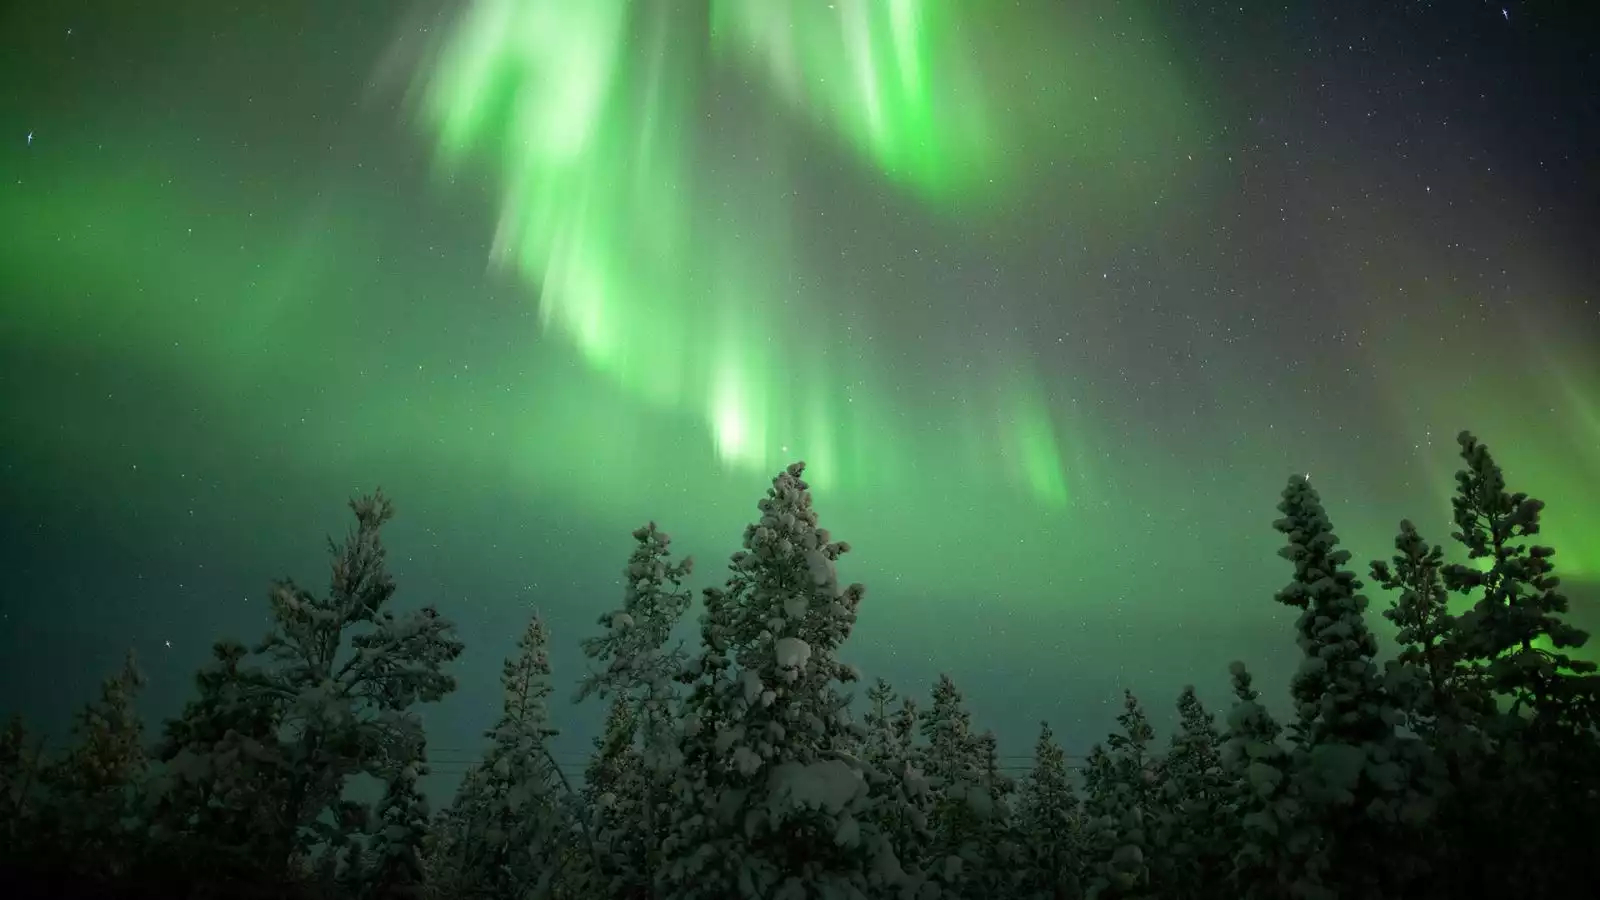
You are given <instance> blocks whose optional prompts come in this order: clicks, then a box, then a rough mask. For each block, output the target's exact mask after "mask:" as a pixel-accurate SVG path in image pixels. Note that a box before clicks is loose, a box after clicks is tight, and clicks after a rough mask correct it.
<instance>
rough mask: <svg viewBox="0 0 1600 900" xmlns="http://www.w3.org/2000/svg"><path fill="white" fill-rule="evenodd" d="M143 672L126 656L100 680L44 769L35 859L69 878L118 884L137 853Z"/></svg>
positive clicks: (145, 765) (143, 759)
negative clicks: (67, 742) (44, 802)
mask: <svg viewBox="0 0 1600 900" xmlns="http://www.w3.org/2000/svg"><path fill="white" fill-rule="evenodd" d="M143 686H144V675H143V674H142V673H141V672H140V671H139V666H138V663H137V662H136V660H135V659H134V655H133V651H131V650H130V651H128V655H127V657H126V658H125V659H124V661H123V664H122V668H121V669H120V670H119V671H118V672H117V673H116V674H115V675H113V676H111V677H110V678H107V679H106V680H105V681H103V682H102V683H101V686H100V698H99V699H98V700H96V701H94V702H91V703H89V704H86V705H85V706H84V708H83V709H82V711H80V712H79V713H78V720H77V722H76V723H75V724H74V725H73V729H72V734H73V742H72V745H71V746H70V747H68V749H67V751H66V753H65V754H63V755H62V756H61V757H59V758H57V759H53V760H50V761H49V762H48V763H46V764H45V767H44V770H43V772H42V773H41V774H42V775H43V776H44V781H45V784H46V785H47V789H48V793H49V795H50V796H51V799H52V802H51V803H50V804H49V805H48V806H47V807H46V812H47V814H46V815H45V816H42V817H41V818H40V820H39V821H38V822H37V823H36V824H37V827H38V833H37V834H36V835H35V839H36V840H39V841H40V846H38V847H36V848H35V849H36V850H37V851H38V852H39V856H38V857H37V859H38V860H39V861H41V862H46V864H47V865H49V866H50V867H51V868H55V869H57V870H58V871H59V872H61V873H62V874H65V875H69V876H71V877H73V878H88V879H116V878H121V877H123V876H124V875H126V874H127V872H128V870H129V867H130V865H131V864H132V862H133V859H134V856H135V854H136V852H137V850H138V847H137V846H136V845H135V838H136V836H138V835H139V834H141V833H142V831H143V828H142V827H141V826H140V824H139V822H138V820H137V813H138V802H137V792H138V791H139V790H140V788H141V787H142V784H143V780H144V778H145V774H146V771H147V769H148V766H149V762H148V759H147V758H146V755H145V750H144V723H143V722H142V721H141V720H140V719H139V714H138V712H137V711H136V710H135V709H134V703H135V701H136V700H137V698H138V695H139V690H140V688H142V687H143Z"/></svg>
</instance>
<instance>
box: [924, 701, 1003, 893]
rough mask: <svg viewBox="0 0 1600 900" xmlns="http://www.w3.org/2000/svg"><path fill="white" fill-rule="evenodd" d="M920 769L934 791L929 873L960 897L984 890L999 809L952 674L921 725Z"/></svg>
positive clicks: (970, 717)
mask: <svg viewBox="0 0 1600 900" xmlns="http://www.w3.org/2000/svg"><path fill="white" fill-rule="evenodd" d="M921 729H922V738H923V742H924V743H923V744H922V746H921V747H920V748H919V750H920V754H919V755H920V757H921V760H920V761H921V768H922V770H923V771H924V772H925V773H926V774H927V776H928V778H929V782H930V784H931V786H932V789H933V809H932V813H933V823H932V824H933V829H932V830H933V833H932V838H933V840H932V844H931V845H930V846H929V848H928V866H929V872H930V874H931V875H932V876H933V877H935V878H936V879H937V880H938V881H939V882H940V883H941V884H942V885H943V886H944V890H945V891H946V892H949V893H953V894H955V895H956V896H958V897H965V896H972V895H976V894H978V893H979V892H981V891H983V890H984V889H985V884H986V882H987V880H988V876H989V872H988V863H989V859H988V856H989V849H990V848H988V847H987V846H986V845H985V842H986V840H988V839H989V838H990V837H992V828H991V821H992V820H993V819H995V818H996V817H997V816H998V814H999V810H997V809H996V808H995V796H994V794H993V792H992V791H991V790H990V787H989V785H988V779H987V773H986V768H987V760H986V759H985V756H984V747H983V744H982V742H981V739H980V735H978V734H976V733H975V732H974V731H973V728H972V714H971V713H969V712H968V711H967V708H966V704H965V701H964V700H963V699H962V696H961V691H960V690H959V689H957V687H956V684H955V682H954V681H953V680H951V678H950V676H949V675H945V674H941V675H940V676H939V680H938V681H937V682H935V683H934V686H933V702H932V704H931V705H930V706H929V707H928V714H927V715H926V716H924V717H923V719H922V722H921Z"/></svg>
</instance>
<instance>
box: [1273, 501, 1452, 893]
mask: <svg viewBox="0 0 1600 900" xmlns="http://www.w3.org/2000/svg"><path fill="white" fill-rule="evenodd" d="M1278 510H1279V511H1280V512H1281V513H1283V518H1281V519H1279V520H1278V521H1277V522H1275V523H1273V527H1274V528H1276V529H1277V530H1278V531H1279V532H1280V533H1282V534H1283V535H1284V536H1285V537H1286V538H1287V540H1288V544H1287V545H1286V546H1285V547H1284V548H1283V549H1281V550H1280V551H1279V555H1280V556H1282V557H1283V558H1284V559H1287V560H1289V561H1290V562H1291V563H1292V564H1293V565H1294V576H1293V578H1292V579H1291V580H1290V582H1289V583H1288V585H1286V586H1285V587H1284V588H1283V589H1282V590H1280V591H1279V592H1278V593H1277V598H1276V599H1277V600H1278V602H1279V603H1283V604H1284V605H1286V606H1291V607H1294V608H1296V609H1299V610H1300V611H1301V612H1300V616H1299V619H1298V620H1297V621H1296V623H1295V628H1296V632H1297V634H1298V637H1297V642H1298V643H1299V645H1300V650H1301V653H1302V657H1301V661H1300V668H1299V670H1298V671H1297V672H1296V673H1295V676H1294V678H1293V680H1292V682H1291V684H1290V693H1291V694H1292V696H1293V697H1294V700H1295V707H1296V722H1295V726H1294V731H1293V739H1294V745H1295V746H1294V748H1293V757H1294V777H1295V779H1296V783H1297V786H1298V790H1299V794H1300V798H1301V800H1302V802H1303V803H1304V804H1305V805H1306V810H1305V811H1306V813H1307V814H1308V815H1309V816H1312V817H1313V818H1314V820H1315V821H1316V822H1317V823H1318V825H1319V827H1320V828H1321V830H1322V841H1321V843H1320V845H1319V846H1317V847H1316V848H1314V851H1313V852H1312V853H1310V854H1309V855H1307V856H1305V857H1303V858H1301V859H1299V861H1298V862H1299V863H1300V864H1301V865H1302V866H1303V867H1304V869H1305V877H1306V879H1307V880H1308V881H1310V882H1311V883H1314V884H1318V885H1320V886H1321V891H1323V892H1326V895H1327V896H1328V897H1329V898H1332V897H1337V896H1340V895H1345V894H1349V893H1352V892H1353V893H1355V894H1366V895H1370V894H1374V893H1377V894H1382V893H1384V892H1385V891H1388V892H1395V891H1403V890H1404V888H1405V887H1406V886H1407V885H1408V884H1409V883H1410V881H1411V880H1413V879H1415V878H1417V877H1419V876H1420V874H1421V873H1419V872H1415V871H1409V870H1404V869H1403V868H1402V867H1399V866H1394V867H1391V866H1388V865H1385V864H1382V863H1378V862H1375V861H1376V860H1378V859H1379V854H1381V853H1383V852H1384V851H1385V850H1386V849H1392V848H1393V847H1395V846H1396V844H1397V843H1402V842H1404V841H1406V840H1408V839H1409V838H1412V837H1414V836H1415V835H1416V831H1415V829H1417V828H1419V827H1420V826H1421V825H1422V824H1423V823H1424V822H1426V821H1427V819H1428V817H1429V815H1430V814H1431V808H1430V804H1431V803H1432V797H1430V796H1429V795H1428V794H1427V793H1425V792H1424V790H1423V786H1424V781H1423V776H1424V775H1425V772H1426V770H1427V768H1428V767H1429V765H1430V762H1429V760H1428V759H1427V758H1426V749H1427V748H1426V745H1424V744H1422V743H1421V742H1420V741H1419V740H1417V739H1415V738H1413V737H1409V736H1404V735H1402V734H1400V733H1399V732H1398V731H1397V729H1396V726H1397V725H1399V724H1400V722H1401V720H1402V715H1401V711H1400V708H1399V705H1398V704H1397V703H1396V702H1395V699H1394V698H1393V697H1392V696H1391V695H1390V694H1389V693H1388V692H1386V691H1385V690H1384V689H1383V685H1382V679H1381V678H1380V677H1379V674H1378V667H1377V665H1376V664H1375V663H1374V661H1373V659H1374V657H1375V656H1376V655H1377V652H1378V643H1377V640H1376V638H1374V637H1373V635H1372V633H1371V632H1370V631H1368V630H1367V626H1366V621H1365V618H1364V615H1363V614H1364V612H1365V610H1366V607H1367V598H1366V597H1365V596H1364V595H1362V594H1359V593H1357V591H1358V590H1359V589H1360V587H1361V582H1360V581H1358V580H1357V579H1356V576H1355V574H1354V573H1353V572H1351V571H1350V570H1349V569H1346V568H1344V564H1345V563H1346V562H1348V561H1349V559H1350V553H1349V551H1347V550H1344V549H1342V548H1340V547H1339V546H1338V545H1339V539H1338V537H1337V536H1336V535H1335V534H1334V531H1333V525H1332V523H1331V522H1330V521H1329V519H1328V515H1327V513H1326V512H1325V511H1324V510H1323V507H1322V500H1321V498H1320V497H1319V496H1318V495H1317V492H1316V490H1315V489H1314V488H1313V487H1312V486H1311V482H1310V481H1308V480H1307V479H1306V478H1304V477H1303V476H1300V475H1295V476H1293V477H1291V478H1290V479H1289V484H1288V486H1287V487H1286V488H1284V491H1283V500H1282V502H1281V503H1279V504H1278ZM1408 830H1411V831H1412V833H1411V834H1407V831H1408Z"/></svg>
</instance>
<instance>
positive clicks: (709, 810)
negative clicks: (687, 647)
mask: <svg viewBox="0 0 1600 900" xmlns="http://www.w3.org/2000/svg"><path fill="white" fill-rule="evenodd" d="M803 472H804V464H801V463H796V464H795V465H792V466H790V467H789V468H788V469H787V470H786V471H784V472H783V473H781V474H779V475H778V476H777V477H776V478H775V479H773V482H772V488H771V490H769V491H768V492H767V496H766V497H765V498H763V499H762V500H761V502H760V504H759V505H758V508H759V510H760V513H761V516H760V519H759V520H758V521H756V522H755V523H753V524H752V525H750V526H749V527H748V528H746V529H745V535H744V542H743V549H742V550H740V551H739V552H738V553H735V554H734V556H733V558H732V561H731V563H730V565H729V569H730V571H731V575H730V577H729V578H728V581H727V584H726V586H725V587H724V588H723V590H721V591H715V592H708V594H707V597H706V606H707V621H706V625H705V629H704V630H705V632H706V637H707V640H708V644H710V649H709V653H708V655H706V656H703V657H702V660H701V661H700V663H699V664H698V665H697V666H696V667H695V672H696V674H697V676H698V677H699V678H701V681H700V683H698V684H697V685H696V690H695V692H694V693H693V694H692V695H691V696H690V698H689V705H688V706H687V708H686V710H685V712H686V715H685V720H684V728H683V737H682V740H683V745H684V750H683V758H684V764H685V766H686V767H687V768H690V770H691V772H692V773H693V774H692V776H691V777H689V778H684V779H680V780H679V781H678V783H677V784H676V785H675V793H676V795H677V796H676V801H677V802H676V803H675V804H674V810H675V815H674V819H673V823H672V824H673V834H672V835H671V837H670V838H669V842H668V847H667V860H666V864H665V866H664V871H663V872H662V878H661V887H662V889H663V893H664V895H665V896H666V897H669V898H672V900H680V898H681V900H691V898H712V897H715V898H719V900H721V898H727V897H744V898H750V900H755V898H763V900H765V898H772V900H798V898H803V897H819V898H821V897H827V898H853V897H866V896H868V895H869V893H872V892H881V891H882V890H883V889H885V888H887V887H892V886H896V885H897V884H898V883H899V882H900V881H901V880H902V879H903V878H904V875H903V873H902V871H901V867H900V865H899V861H898V860H897V859H896V857H895V853H894V848H893V847H892V846H890V844H889V842H888V841H887V840H886V838H885V836H884V835H883V834H882V833H881V831H880V830H879V829H878V828H877V826H876V825H875V824H874V823H873V822H872V821H871V810H872V806H871V800H870V798H869V796H868V790H869V788H868V783H869V774H868V772H867V771H866V769H867V767H866V765H865V763H864V762H863V761H861V760H860V759H858V758H856V757H855V756H854V755H853V754H852V753H851V752H850V750H851V749H852V748H853V747H854V746H855V745H856V744H857V743H859V740H860V735H859V734H855V733H854V730H855V726H853V725H852V724H851V722H850V719H849V716H848V714H847V712H846V709H845V706H846V704H847V702H848V697H846V696H845V695H844V694H842V693H841V691H840V688H841V687H842V686H843V685H844V684H846V683H848V682H851V681H854V680H855V673H854V671H853V670H852V669H850V668H849V667H848V666H846V665H844V664H843V663H840V662H839V660H838V658H837V653H838V650H839V647H840V646H841V645H842V644H843V643H844V641H845V639H846V638H848V637H849V635H850V630H851V627H852V626H853V625H854V623H855V617H856V610H857V606H858V604H859V603H860V601H861V595H862V588H861V586H860V585H854V584H853V585H850V586H849V587H843V586H841V585H840V584H839V581H838V575H837V573H836V571H835V562H836V561H837V560H838V558H839V557H840V556H841V555H843V554H844V553H845V552H846V551H848V550H849V546H848V545H847V544H845V543H843V542H838V541H834V540H832V538H831V536H830V535H829V534H828V532H827V531H826V530H825V529H822V528H819V527H818V525H817V514H816V511H815V510H813V509H812V506H811V492H810V490H809V488H808V486H807V485H806V483H805V482H804V481H803V480H802V479H801V475H802V473H803ZM725 663H731V666H728V667H727V668H726V673H725V674H723V669H724V665H725ZM708 669H709V671H708Z"/></svg>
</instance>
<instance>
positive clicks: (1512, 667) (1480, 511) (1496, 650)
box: [1440, 431, 1600, 734]
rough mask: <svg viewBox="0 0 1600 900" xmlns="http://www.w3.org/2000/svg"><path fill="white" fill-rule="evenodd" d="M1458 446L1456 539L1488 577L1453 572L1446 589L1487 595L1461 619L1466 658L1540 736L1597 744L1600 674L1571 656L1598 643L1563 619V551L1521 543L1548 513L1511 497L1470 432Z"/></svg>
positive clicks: (1474, 571) (1466, 570) (1448, 570)
mask: <svg viewBox="0 0 1600 900" xmlns="http://www.w3.org/2000/svg"><path fill="white" fill-rule="evenodd" d="M1457 442H1458V443H1459V444H1460V445H1461V458H1462V459H1463V460H1464V461H1465V462H1466V464H1467V467H1466V468H1465V469H1463V470H1462V471H1460V472H1457V473H1456V494H1455V497H1454V498H1453V499H1452V500H1451V506H1452V508H1453V509H1454V511H1455V523H1456V529H1457V530H1456V531H1454V532H1452V534H1451V536H1452V537H1454V538H1455V539H1456V540H1457V541H1460V542H1461V543H1462V545H1464V546H1465V547H1466V549H1467V556H1468V558H1469V559H1473V560H1483V561H1485V562H1486V563H1487V566H1486V567H1485V568H1477V567H1474V566H1470V565H1459V564H1452V565H1446V566H1444V567H1443V569H1442V570H1441V572H1440V574H1441V575H1442V576H1443V579H1444V583H1445V585H1446V586H1447V587H1448V588H1449V589H1450V590H1452V591H1456V592H1459V593H1467V594H1472V593H1476V594H1478V599H1477V602H1476V603H1474V605H1473V607H1472V609H1471V610H1470V611H1469V612H1467V613H1465V614H1463V615H1462V617H1461V623H1460V625H1461V633H1462V651H1463V656H1464V658H1465V659H1466V660H1467V661H1469V662H1472V663H1477V664H1480V665H1481V666H1482V667H1483V670H1484V676H1485V678H1486V679H1487V682H1488V686H1489V688H1490V689H1491V690H1492V691H1493V692H1494V693H1495V694H1496V695H1498V696H1499V697H1502V698H1504V700H1505V701H1506V702H1507V703H1508V704H1509V709H1508V712H1510V713H1511V714H1513V715H1520V714H1522V713H1523V712H1524V711H1526V712H1527V713H1528V718H1529V719H1530V720H1531V721H1532V722H1533V723H1534V724H1536V725H1537V726H1538V727H1540V728H1541V729H1545V730H1552V729H1553V730H1564V731H1567V732H1569V733H1572V732H1576V733H1589V734H1592V733H1593V731H1594V729H1595V728H1596V726H1597V725H1600V718H1597V715H1600V709H1597V708H1596V706H1595V700H1594V695H1595V680H1594V679H1593V677H1592V676H1593V674H1594V672H1595V669H1596V666H1595V664H1594V663H1593V662H1589V661H1587V660H1581V659H1577V658H1575V657H1573V656H1572V655H1571V654H1570V653H1567V652H1565V651H1567V650H1574V649H1578V648H1581V647H1582V646H1583V645H1584V644H1585V643H1587V641H1588V638H1589V636H1588V635H1587V634H1586V633H1584V632H1583V631H1582V630H1581V629H1579V628H1576V627H1574V626H1572V625H1571V624H1569V623H1567V622H1566V621H1565V620H1564V619H1563V618H1562V616H1564V615H1565V614H1566V613H1567V612H1568V610H1569V605H1570V604H1569V602H1568V600H1567V598H1566V596H1565V595H1564V594H1562V593H1561V591H1560V585H1561V580H1560V579H1559V578H1557V577H1556V575H1555V564H1554V563H1553V562H1552V561H1551V560H1552V559H1553V558H1554V556H1555V550H1553V549H1552V548H1550V547H1543V546H1539V545H1531V546H1530V545H1528V544H1525V543H1522V542H1521V541H1522V539H1523V538H1528V537H1532V536H1534V535H1537V534H1538V533H1539V516H1540V513H1541V512H1542V511H1543V510H1544V503H1543V502H1542V501H1539V500H1535V499H1533V498H1531V497H1529V496H1528V495H1527V494H1525V493H1521V492H1517V493H1512V492H1510V491H1507V490H1506V483H1505V475H1504V473H1503V472H1501V470H1500V467H1499V466H1498V465H1497V464H1496V463H1495V461H1494V457H1492V456H1491V455H1490V454H1489V448H1488V447H1487V446H1485V445H1484V444H1483V443H1481V442H1479V441H1478V439H1477V438H1475V437H1473V436H1472V434H1470V433H1468V432H1465V431H1463V432H1462V433H1461V434H1460V435H1459V436H1458V437H1457Z"/></svg>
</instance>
